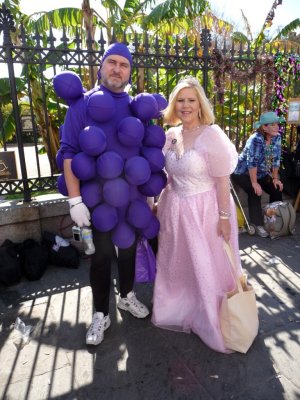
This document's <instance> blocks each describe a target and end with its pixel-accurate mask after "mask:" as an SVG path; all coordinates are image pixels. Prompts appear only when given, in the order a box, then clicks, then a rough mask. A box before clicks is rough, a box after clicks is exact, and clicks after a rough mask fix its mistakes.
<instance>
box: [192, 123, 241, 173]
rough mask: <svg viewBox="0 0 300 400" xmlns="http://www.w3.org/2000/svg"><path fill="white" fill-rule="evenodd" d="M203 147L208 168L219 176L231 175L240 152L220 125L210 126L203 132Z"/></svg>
mask: <svg viewBox="0 0 300 400" xmlns="http://www.w3.org/2000/svg"><path fill="white" fill-rule="evenodd" d="M202 136H203V137H202V138H201V139H202V140H201V142H199V145H200V143H201V147H202V146H203V148H204V151H205V153H206V159H207V164H208V170H209V173H210V175H211V176H213V177H215V178H218V177H222V176H229V175H230V174H231V173H232V172H233V171H234V169H235V167H236V165H237V161H238V153H237V151H236V149H235V146H234V144H233V143H231V142H230V140H229V138H228V137H227V135H226V134H225V132H223V130H222V129H221V128H220V127H219V126H218V125H211V126H208V127H207V128H206V129H205V130H204V131H203V133H202Z"/></svg>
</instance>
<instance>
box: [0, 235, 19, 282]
mask: <svg viewBox="0 0 300 400" xmlns="http://www.w3.org/2000/svg"><path fill="white" fill-rule="evenodd" d="M15 246H16V245H15V244H14V243H13V242H12V241H11V240H9V239H6V240H5V241H4V242H3V243H2V245H1V246H0V282H1V283H2V284H3V285H5V286H11V285H16V284H17V283H19V282H20V281H21V278H22V274H21V266H20V257H19V254H18V253H17V251H16V248H15Z"/></svg>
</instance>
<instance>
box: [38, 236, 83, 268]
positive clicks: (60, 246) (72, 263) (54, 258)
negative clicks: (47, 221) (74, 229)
mask: <svg viewBox="0 0 300 400" xmlns="http://www.w3.org/2000/svg"><path fill="white" fill-rule="evenodd" d="M42 241H43V243H44V244H45V245H46V246H47V248H48V251H49V262H50V264H52V265H56V266H59V267H66V268H78V267H79V263H80V254H79V251H78V250H77V248H76V247H75V246H73V245H72V244H71V243H69V242H68V241H67V240H65V239H63V238H62V237H61V236H58V235H55V234H54V233H51V232H43V239H42Z"/></svg>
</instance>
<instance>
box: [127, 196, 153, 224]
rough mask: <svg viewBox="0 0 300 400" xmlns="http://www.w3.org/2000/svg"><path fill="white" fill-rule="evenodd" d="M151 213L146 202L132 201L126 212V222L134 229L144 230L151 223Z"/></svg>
mask: <svg viewBox="0 0 300 400" xmlns="http://www.w3.org/2000/svg"><path fill="white" fill-rule="evenodd" d="M151 218H152V211H151V210H150V207H149V206H148V204H147V201H146V200H139V199H136V200H133V201H132V202H131V203H130V204H129V207H128V210H127V221H128V222H129V223H130V225H132V226H134V227H135V228H146V227H147V226H148V225H149V224H150V221H151Z"/></svg>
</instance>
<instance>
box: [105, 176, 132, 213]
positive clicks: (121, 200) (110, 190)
mask: <svg viewBox="0 0 300 400" xmlns="http://www.w3.org/2000/svg"><path fill="white" fill-rule="evenodd" d="M103 198H104V199H105V201H106V202H107V203H108V204H109V205H111V206H113V207H123V206H126V205H127V204H128V203H129V199H130V187H129V185H128V183H127V182H126V181H125V180H124V179H122V178H116V179H111V180H109V181H107V182H105V183H104V185H103Z"/></svg>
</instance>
